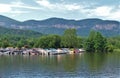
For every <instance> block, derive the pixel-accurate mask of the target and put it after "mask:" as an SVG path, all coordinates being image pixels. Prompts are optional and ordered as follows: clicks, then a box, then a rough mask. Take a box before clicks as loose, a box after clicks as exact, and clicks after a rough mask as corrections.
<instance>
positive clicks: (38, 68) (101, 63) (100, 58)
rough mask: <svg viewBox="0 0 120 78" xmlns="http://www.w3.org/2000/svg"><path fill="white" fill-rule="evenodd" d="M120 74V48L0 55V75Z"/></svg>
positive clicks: (115, 77)
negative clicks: (107, 50)
mask: <svg viewBox="0 0 120 78" xmlns="http://www.w3.org/2000/svg"><path fill="white" fill-rule="evenodd" d="M54 77H57V78H74V77H75V78H76V77H77V78H120V52H113V53H83V54H71V55H52V56H0V78H54Z"/></svg>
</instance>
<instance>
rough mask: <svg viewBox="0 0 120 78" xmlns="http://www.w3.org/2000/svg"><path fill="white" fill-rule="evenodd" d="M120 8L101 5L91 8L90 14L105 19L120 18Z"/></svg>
mask: <svg viewBox="0 0 120 78" xmlns="http://www.w3.org/2000/svg"><path fill="white" fill-rule="evenodd" d="M119 9H120V8H119V7H115V6H99V7H96V8H94V9H89V10H88V11H89V13H90V14H89V16H91V17H92V16H93V17H102V18H105V19H113V20H120V10H119Z"/></svg>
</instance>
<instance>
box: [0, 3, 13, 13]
mask: <svg viewBox="0 0 120 78" xmlns="http://www.w3.org/2000/svg"><path fill="white" fill-rule="evenodd" d="M11 10H12V8H11V7H10V6H9V5H8V4H0V12H2V13H3V12H10V11H11Z"/></svg>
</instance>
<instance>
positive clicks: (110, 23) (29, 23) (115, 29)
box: [0, 16, 120, 36]
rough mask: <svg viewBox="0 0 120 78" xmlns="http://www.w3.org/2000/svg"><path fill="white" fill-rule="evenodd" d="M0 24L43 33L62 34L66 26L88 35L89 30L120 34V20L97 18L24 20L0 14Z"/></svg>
mask: <svg viewBox="0 0 120 78" xmlns="http://www.w3.org/2000/svg"><path fill="white" fill-rule="evenodd" d="M0 26H3V27H7V28H14V29H27V30H33V31H37V32H41V33H43V34H63V32H64V30H66V29H68V28H75V29H77V34H78V35H81V36H88V34H89V32H90V31H91V30H97V31H100V32H101V33H102V34H103V35H105V36H117V35H120V22H119V21H114V20H102V19H97V18H91V19H83V20H67V19H63V18H49V19H45V20H26V21H24V22H20V21H16V20H14V19H11V18H8V17H5V16H0Z"/></svg>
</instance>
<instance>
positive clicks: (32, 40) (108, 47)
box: [0, 29, 120, 52]
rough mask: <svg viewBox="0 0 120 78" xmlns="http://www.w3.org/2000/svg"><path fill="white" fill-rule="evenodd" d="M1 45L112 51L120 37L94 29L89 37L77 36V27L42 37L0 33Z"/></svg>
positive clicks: (4, 46) (118, 45)
mask: <svg viewBox="0 0 120 78" xmlns="http://www.w3.org/2000/svg"><path fill="white" fill-rule="evenodd" d="M118 43H119V44H118ZM0 47H3V48H6V47H18V48H21V47H27V48H84V49H85V50H86V51H88V52H108V51H109V52H112V51H113V50H114V49H117V48H118V49H119V48H120V37H111V38H106V37H104V36H103V35H102V34H101V33H100V32H97V31H94V30H92V31H91V32H90V34H89V36H88V37H80V36H77V34H76V29H67V30H65V31H64V34H63V35H62V36H60V35H53V34H52V35H43V36H40V37H26V36H17V35H0Z"/></svg>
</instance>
